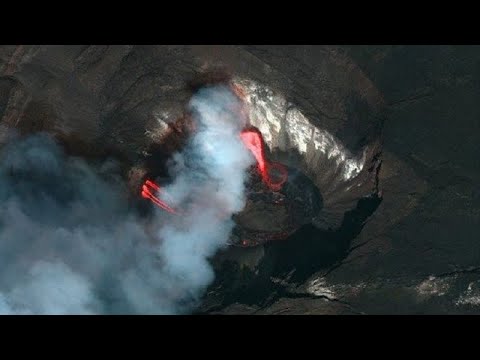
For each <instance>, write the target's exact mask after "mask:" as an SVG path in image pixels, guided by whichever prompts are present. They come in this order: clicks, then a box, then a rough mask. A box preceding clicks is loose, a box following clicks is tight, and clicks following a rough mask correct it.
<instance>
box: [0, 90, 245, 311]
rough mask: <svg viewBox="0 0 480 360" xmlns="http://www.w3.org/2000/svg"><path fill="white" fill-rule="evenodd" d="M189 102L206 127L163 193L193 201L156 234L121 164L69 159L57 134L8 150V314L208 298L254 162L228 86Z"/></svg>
mask: <svg viewBox="0 0 480 360" xmlns="http://www.w3.org/2000/svg"><path fill="white" fill-rule="evenodd" d="M189 106H190V111H191V112H192V116H193V120H194V122H195V125H196V132H195V134H194V135H193V136H192V137H191V138H190V139H189V141H188V143H187V145H186V147H185V148H184V150H182V152H181V153H177V154H175V155H174V157H173V159H172V162H171V166H170V172H171V174H170V175H171V177H172V179H173V181H172V183H170V184H169V185H167V186H165V187H164V189H165V192H162V193H158V194H156V195H157V196H158V197H160V198H161V200H164V201H169V204H171V205H172V207H173V208H178V207H179V205H180V204H181V207H182V216H173V215H170V214H169V213H168V212H163V211H160V210H159V211H158V212H156V213H155V214H156V216H155V219H154V221H153V231H151V232H150V233H153V239H152V237H151V236H150V235H149V234H150V233H149V234H147V232H146V230H145V229H146V227H145V226H144V225H145V224H144V222H143V221H142V220H141V219H140V218H139V217H138V216H137V215H136V214H134V213H133V212H132V211H131V210H130V208H129V204H128V202H127V199H126V194H127V190H126V188H125V186H124V184H123V182H122V181H121V179H120V177H119V176H116V175H115V174H116V165H115V164H114V163H111V162H108V163H105V164H101V165H87V164H86V163H85V162H84V161H82V160H80V159H76V158H70V157H67V156H66V155H65V154H64V153H63V152H62V151H61V150H60V149H59V147H58V146H57V145H56V144H55V143H54V142H53V141H52V140H51V139H50V138H49V137H48V136H45V135H37V136H33V137H30V138H27V139H23V140H19V139H17V140H16V141H15V142H11V143H10V144H8V145H7V146H6V147H5V148H4V149H3V150H2V152H1V154H0V156H1V159H0V203H1V207H0V313H3V314H9V313H13V314H95V313H99V314H103V313H107V314H108V313H162V314H175V313H184V312H188V311H190V310H191V309H192V307H193V306H195V305H196V303H197V301H198V300H199V299H200V297H201V295H202V293H203V291H204V290H205V288H206V287H207V286H208V285H209V284H210V282H211V281H212V280H213V276H214V275H213V270H212V268H211V266H210V265H209V263H208V258H209V257H211V256H213V255H214V254H215V252H216V251H217V250H218V249H219V248H221V247H223V246H225V245H226V242H227V240H228V238H229V235H230V232H231V230H232V228H233V225H234V224H233V221H232V219H231V216H232V214H234V213H236V212H238V211H241V210H242V208H243V207H244V205H245V195H244V193H245V189H244V182H245V177H246V170H247V168H248V167H249V166H251V165H252V164H253V163H254V158H253V156H252V155H251V154H250V152H249V151H248V149H247V148H246V147H245V146H244V145H243V143H242V141H241V139H240V137H239V136H238V134H239V132H240V131H241V129H242V128H243V127H244V126H245V123H246V119H245V118H243V116H242V115H241V114H242V112H241V111H238V110H239V108H240V106H241V104H240V103H239V101H238V99H237V98H236V96H235V95H234V94H233V93H232V92H231V91H230V90H229V89H228V88H226V87H220V86H216V87H210V88H204V89H201V90H200V91H199V92H198V93H197V94H196V95H194V97H193V98H192V100H191V102H190V105H189ZM164 194H169V195H170V198H168V199H164V198H163V197H164Z"/></svg>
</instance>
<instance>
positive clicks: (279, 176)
mask: <svg viewBox="0 0 480 360" xmlns="http://www.w3.org/2000/svg"><path fill="white" fill-rule="evenodd" d="M240 138H241V139H242V142H243V143H244V145H245V146H246V147H247V149H248V150H250V151H251V152H252V154H253V156H254V157H255V159H256V160H257V167H258V171H259V173H260V175H261V176H262V180H263V182H264V183H265V184H266V185H267V186H268V187H269V188H270V189H272V190H273V191H279V190H280V189H281V188H282V186H283V184H284V183H285V181H286V180H287V177H288V172H287V169H286V168H285V166H283V165H282V164H280V163H277V162H268V161H267V160H266V158H265V143H264V141H263V137H262V134H261V133H260V131H259V130H257V129H253V128H252V129H248V130H243V131H242V132H241V133H240ZM159 192H162V189H161V187H160V186H158V185H157V184H155V183H154V182H153V181H151V180H146V181H145V183H144V184H143V186H142V193H141V194H142V197H143V198H145V199H149V200H150V201H151V202H152V203H154V204H155V205H157V206H158V207H160V208H161V209H163V210H165V211H168V212H169V213H171V214H177V211H176V210H174V209H173V208H171V207H170V206H169V205H168V204H167V203H165V202H164V201H162V200H160V199H159V198H158V197H156V196H155V195H154V193H159ZM164 195H167V194H164Z"/></svg>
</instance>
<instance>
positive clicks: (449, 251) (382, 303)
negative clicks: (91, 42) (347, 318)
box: [0, 46, 480, 314]
mask: <svg viewBox="0 0 480 360" xmlns="http://www.w3.org/2000/svg"><path fill="white" fill-rule="evenodd" d="M479 63H480V48H478V47H449V46H431V47H429V46H425V47H409V46H404V47H402V46H394V47H370V46H359V47H334V46H325V47H322V46H281V47H278V46H228V47H227V46H208V47H188V46H158V47H151V46H3V47H0V72H1V73H0V113H1V116H2V117H1V122H0V141H1V137H2V136H4V135H5V134H6V133H7V132H8V129H9V128H12V127H13V128H16V129H19V130H20V131H23V132H32V131H36V130H47V131H49V132H52V133H54V134H55V135H56V136H57V137H58V138H60V139H61V140H62V141H63V143H64V144H65V145H67V148H68V149H69V150H70V151H71V152H73V153H76V154H81V155H83V156H86V155H89V156H94V157H105V156H106V155H107V154H115V155H116V156H118V157H119V158H121V159H123V164H124V166H125V172H126V173H127V172H128V173H129V174H132V173H136V171H137V170H138V173H140V174H141V173H142V164H143V163H144V159H145V157H148V156H149V154H148V149H149V148H150V145H151V144H152V143H155V142H158V141H160V139H161V137H162V131H163V129H164V128H165V126H166V124H168V123H170V122H172V121H174V120H175V119H177V118H179V117H181V116H182V114H183V109H184V107H185V103H186V102H187V101H188V99H189V96H190V95H191V94H190V92H189V91H188V86H187V85H188V82H189V81H190V80H191V79H192V78H195V77H196V76H198V74H200V73H201V72H202V71H203V70H204V69H205V68H208V67H210V68H212V67H215V66H218V67H226V68H227V70H228V71H229V72H230V73H232V74H235V76H238V77H239V79H240V80H239V82H240V83H242V81H243V80H244V79H249V80H254V81H256V82H258V83H259V84H263V85H266V88H265V89H263V88H261V87H260V88H258V87H257V88H255V89H253V90H252V93H251V94H250V95H251V96H250V100H251V101H252V103H254V104H255V105H256V106H258V107H257V109H258V114H260V115H264V117H265V118H269V119H272V120H271V121H268V122H266V123H263V124H262V123H258V121H259V119H255V116H251V117H252V118H253V120H252V121H253V122H255V121H257V123H256V124H254V125H256V126H258V127H259V128H260V130H261V131H262V133H269V134H270V135H271V136H269V137H268V136H267V137H266V141H267V143H268V145H269V150H270V151H271V155H272V157H273V160H276V161H282V162H285V163H287V164H288V165H291V164H293V165H295V167H296V168H298V169H299V170H301V171H302V173H304V174H306V175H308V176H309V177H310V178H311V179H312V180H313V181H314V182H315V184H316V185H317V186H318V188H319V191H320V193H321V195H322V200H323V203H322V209H323V212H321V214H319V216H318V217H317V219H316V221H315V222H314V223H315V225H306V226H305V227H303V228H302V229H300V230H299V231H298V232H297V233H296V234H294V235H293V236H292V237H290V238H289V239H288V240H286V241H284V242H281V243H280V242H278V243H273V242H272V243H269V244H267V245H265V246H261V247H256V248H251V249H238V248H236V249H230V250H229V251H226V252H223V253H220V254H218V255H217V256H216V257H215V258H214V259H212V261H213V262H214V264H215V266H216V269H217V273H216V275H217V278H216V282H215V283H214V284H212V286H211V287H210V289H209V291H208V292H207V295H206V296H205V299H204V302H203V305H202V307H201V308H200V309H199V312H206V313H212V312H213V313H227V314H228V313H260V314H262V313H268V314H272V313H286V314H288V313H298V314H304V313H305V314H306V313H425V312H427V313H428V312H436V313H446V312H449V313H452V312H459V313H468V312H478V308H477V306H478V303H480V301H479V300H478V299H479V296H480V288H479V284H480V283H479V282H477V279H478V276H477V269H478V267H479V266H480V259H479V255H478V254H480V252H479V251H478V249H477V247H478V241H476V238H477V237H478V223H479V221H478V220H479V212H478V208H479V202H480V197H479V196H478V195H479V191H478V185H476V184H478V177H479V172H478V169H479V166H478V157H475V156H476V155H477V154H478V130H479V116H478V115H480V114H478V111H479V110H478V109H477V107H476V105H475V101H476V100H475V99H476V97H477V94H478V91H479V90H480V83H479V82H478V80H477V79H478V64H479ZM268 89H271V90H273V91H274V93H276V94H282V95H283V96H284V98H285V101H283V100H282V99H277V100H278V101H277V102H275V101H274V103H275V104H277V105H278V106H276V107H274V108H269V107H268V106H264V104H263V103H262V102H261V101H259V97H258V96H257V94H258V93H259V92H260V93H261V92H262V91H267V92H268ZM262 96H263V95H262ZM265 96H266V97H267V98H268V96H270V95H269V94H268V93H267V94H266V95H265ZM260 100H261V98H260ZM292 104H293V108H292ZM278 114H283V115H278ZM299 114H300V115H301V116H300V115H299ZM269 116H270V117H269ZM276 118H282V119H283V120H282V121H281V122H280V125H279V126H277V122H276V121H275V119H276ZM302 119H307V122H306V123H305V121H303V120H302ZM302 121H303V122H302ZM282 124H283V125H284V124H287V125H289V124H290V125H291V124H293V125H294V127H291V126H290V128H288V126H287V129H286V130H285V128H284V127H282V126H283V125H282ZM311 126H313V127H314V129H313V130H312V128H311ZM262 127H263V128H262ZM289 129H290V130H289ZM291 129H295V130H294V131H291ZM302 129H303V130H305V131H306V132H305V131H304V133H308V131H310V130H312V131H313V132H314V133H315V131H316V129H320V130H322V131H325V133H324V132H322V131H321V132H320V133H318V136H317V139H319V140H318V144H320V145H319V147H320V148H321V146H322V145H321V144H323V143H329V141H330V143H331V141H337V140H338V142H339V143H341V144H343V146H344V147H345V149H346V150H348V152H349V154H351V155H352V159H354V160H355V159H360V158H361V157H362V154H365V159H366V161H365V162H364V165H363V168H362V170H361V171H360V174H359V176H360V178H361V179H362V181H361V183H362V184H364V186H359V187H358V189H357V188H354V191H353V192H352V191H350V189H351V186H352V183H349V182H348V181H335V179H339V178H340V177H339V176H340V173H341V171H340V170H338V171H333V172H332V173H331V174H326V173H320V172H319V173H316V172H315V171H313V170H312V169H315V168H318V167H322V168H323V169H333V168H335V169H340V167H338V168H337V167H332V166H331V165H332V163H331V161H334V160H335V159H336V157H335V156H334V154H333V155H331V156H328V155H327V156H324V157H315V156H314V155H315V154H316V153H317V152H315V151H313V152H312V151H311V149H309V148H307V149H305V150H306V151H305V152H302V146H303V145H302V144H303V140H302V138H298V137H295V136H293V135H295V134H300V133H302ZM297 130H299V131H297ZM382 132H383V138H382V142H383V147H382V150H381V149H380V136H381V134H382ZM325 134H328V135H325ZM332 138H333V139H334V140H331V139H332ZM335 139H336V140H335ZM365 150H367V151H365ZM380 151H382V154H381V157H380ZM380 158H381V161H382V163H381V169H380V161H379V160H380ZM347 160H348V159H347ZM342 161H343V163H345V164H346V163H347V162H345V159H343V160H342ZM132 169H133V170H134V171H132ZM317 174H318V176H317ZM332 179H333V180H332ZM133 182H134V181H133ZM353 184H356V183H355V182H354V183H353ZM377 190H380V191H381V198H380V197H378V196H376V195H375V194H376V192H377ZM369 195H370V196H369ZM359 199H362V200H360V201H359Z"/></svg>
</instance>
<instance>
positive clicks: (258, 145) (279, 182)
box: [240, 129, 288, 191]
mask: <svg viewBox="0 0 480 360" xmlns="http://www.w3.org/2000/svg"><path fill="white" fill-rule="evenodd" d="M240 138H241V139H242V141H243V143H244V144H245V146H246V147H247V148H248V149H249V150H250V151H251V152H252V154H253V156H255V159H256V160H257V164H258V171H259V172H260V175H261V176H262V180H263V182H264V183H265V184H267V185H268V187H269V188H270V189H272V190H273V191H279V190H280V189H281V188H282V186H283V184H284V183H285V181H287V177H288V172H287V169H286V168H285V167H284V166H283V165H282V164H280V163H276V162H272V163H269V162H267V160H266V159H265V143H264V142H263V137H262V134H261V133H260V131H258V130H254V129H249V130H244V131H242V132H241V133H240ZM274 172H277V173H278V174H276V177H278V179H275V180H274V176H273V175H274Z"/></svg>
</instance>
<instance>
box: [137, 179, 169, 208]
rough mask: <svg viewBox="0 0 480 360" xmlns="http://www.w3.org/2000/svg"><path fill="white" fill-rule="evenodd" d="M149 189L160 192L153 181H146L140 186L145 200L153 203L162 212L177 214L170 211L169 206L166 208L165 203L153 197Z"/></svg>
mask: <svg viewBox="0 0 480 360" xmlns="http://www.w3.org/2000/svg"><path fill="white" fill-rule="evenodd" d="M150 188H151V189H153V191H156V192H160V191H161V188H160V186H158V185H157V184H155V183H154V182H153V181H150V180H147V181H145V183H144V184H143V186H142V197H144V198H145V199H149V200H150V201H151V202H153V203H154V204H155V205H157V206H158V207H160V208H162V209H163V210H166V211H168V212H169V213H172V214H176V213H177V212H176V211H175V210H174V209H172V208H171V207H170V206H168V205H167V204H166V203H165V202H163V201H162V200H160V199H159V198H157V197H156V196H155V195H153V194H152V192H151V190H150Z"/></svg>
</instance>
